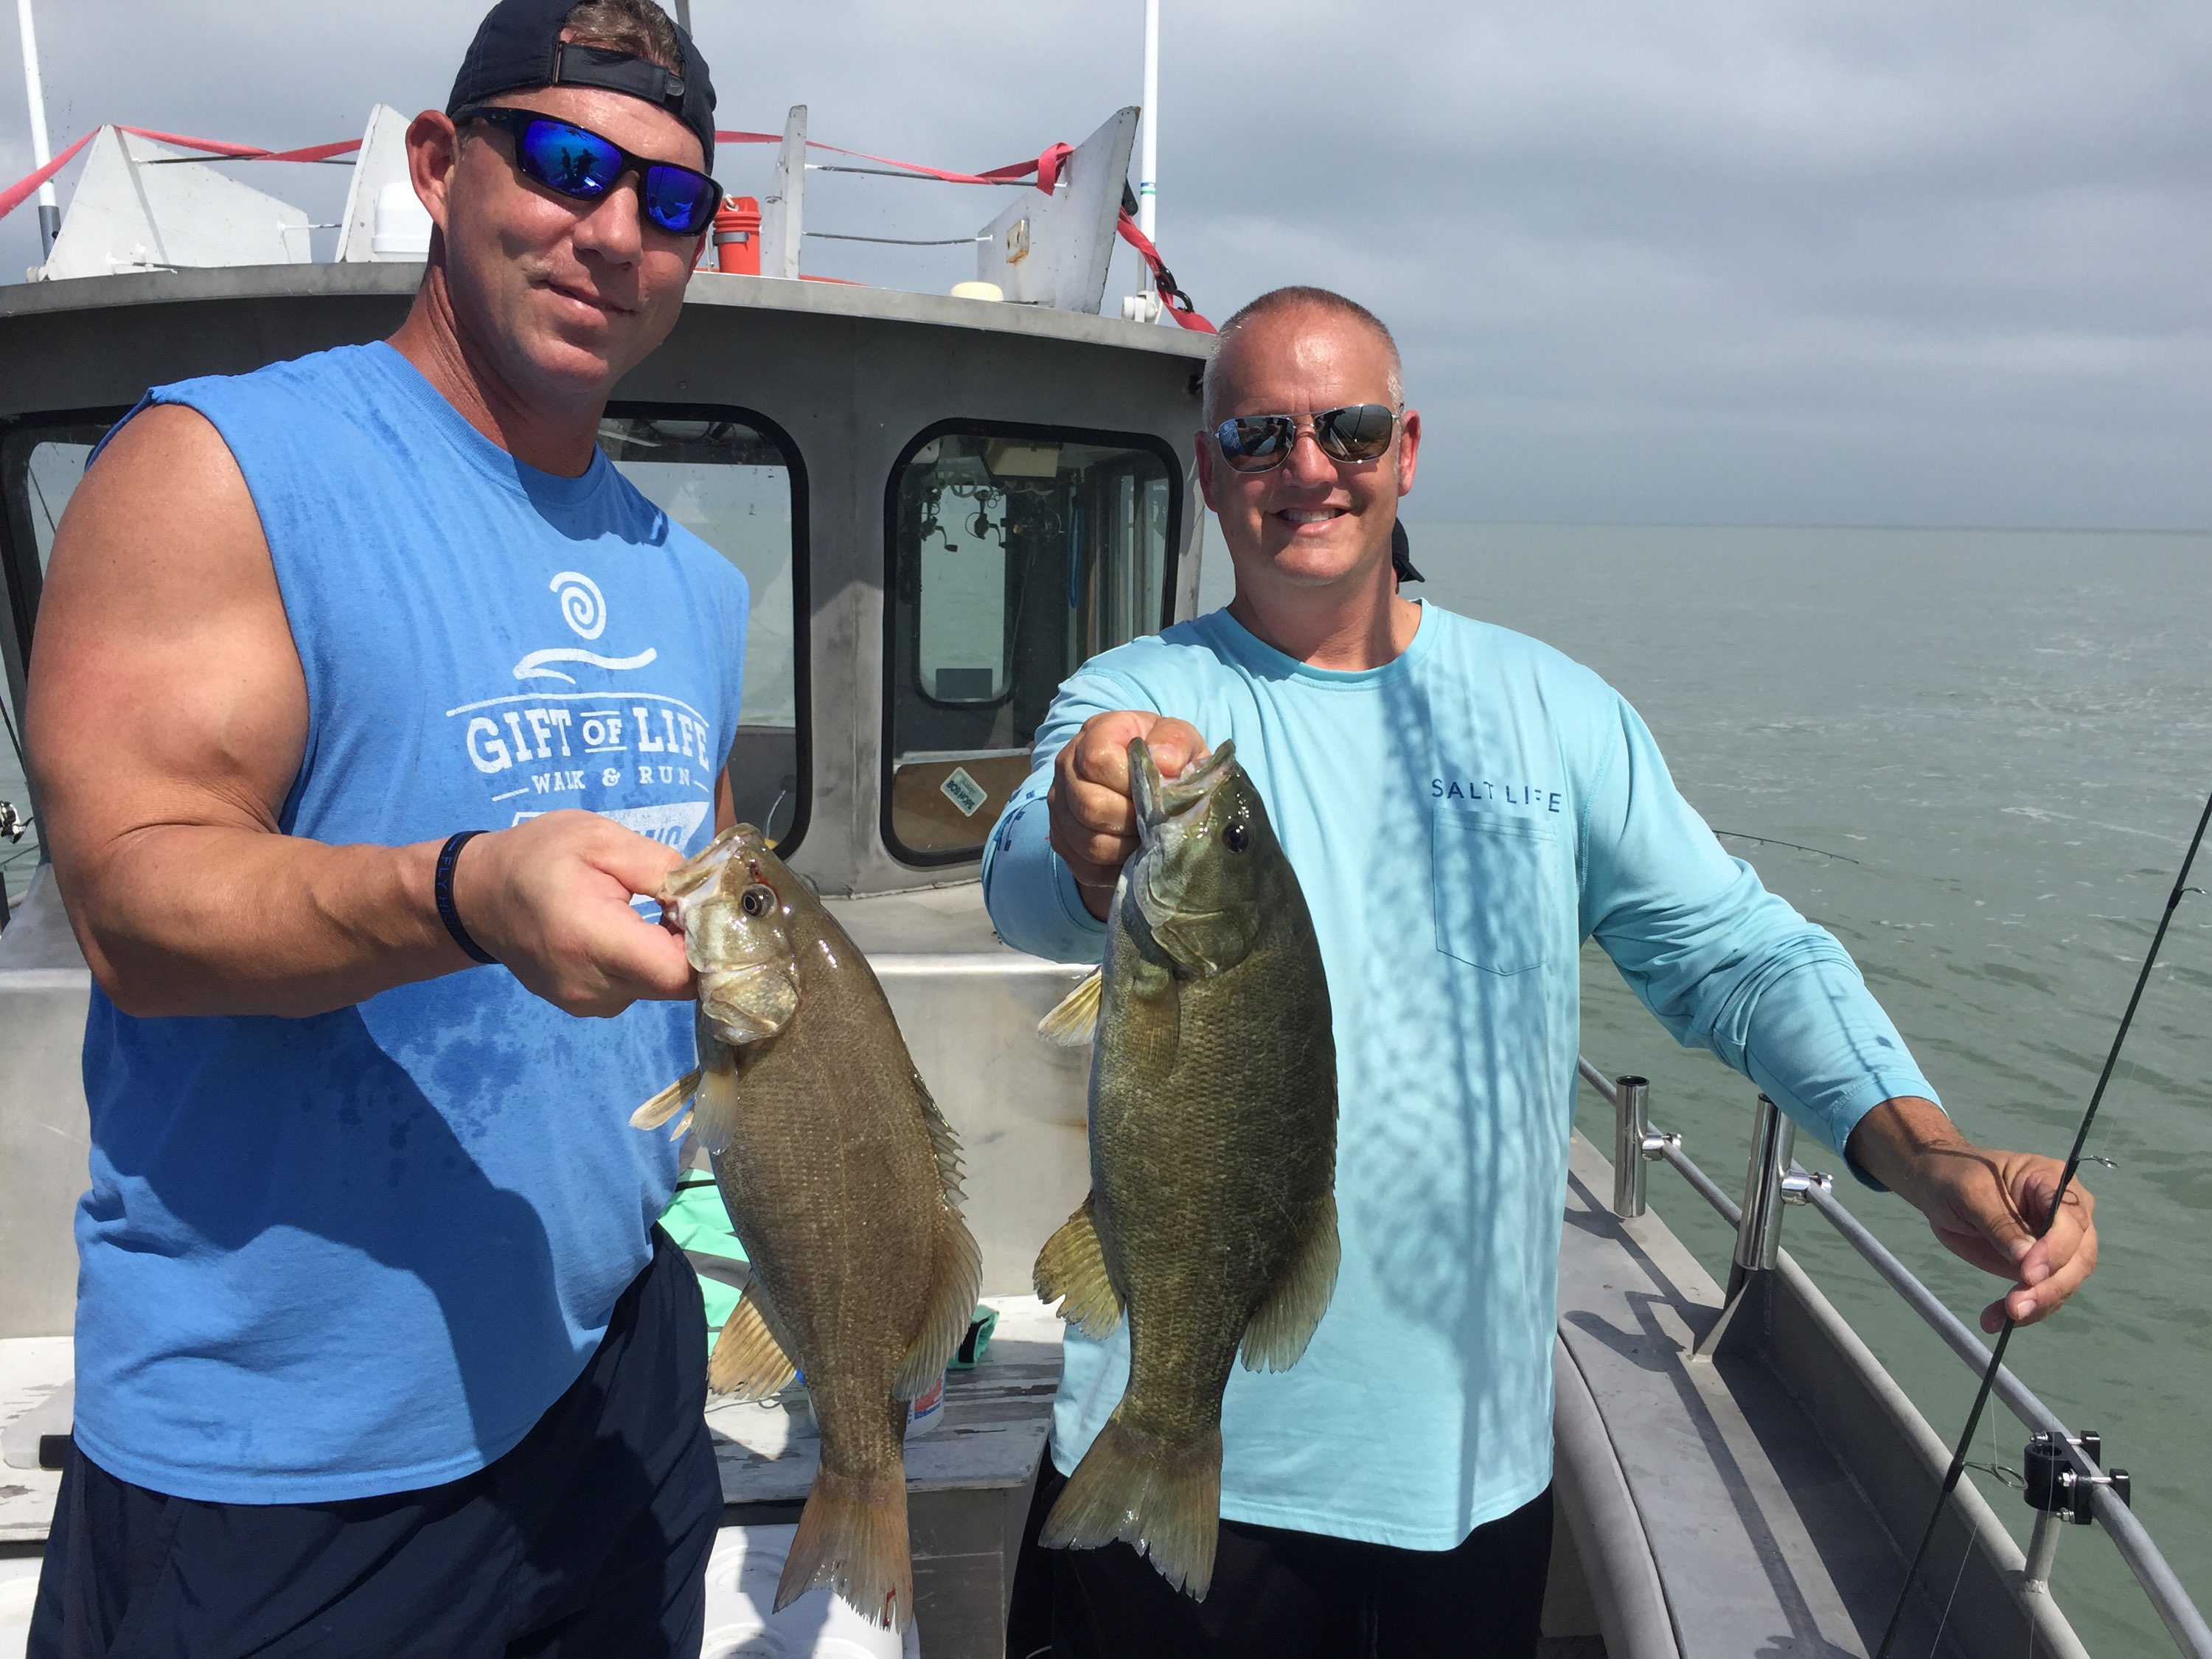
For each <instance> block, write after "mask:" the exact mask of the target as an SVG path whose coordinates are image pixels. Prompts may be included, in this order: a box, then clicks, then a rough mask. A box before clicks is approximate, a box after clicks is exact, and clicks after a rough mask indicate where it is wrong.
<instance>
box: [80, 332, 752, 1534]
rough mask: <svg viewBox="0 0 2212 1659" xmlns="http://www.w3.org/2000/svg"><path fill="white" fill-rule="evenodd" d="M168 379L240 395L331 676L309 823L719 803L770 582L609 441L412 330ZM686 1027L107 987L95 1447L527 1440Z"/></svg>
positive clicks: (701, 818) (293, 1497) (502, 1007)
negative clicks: (751, 608) (536, 409)
mask: <svg viewBox="0 0 2212 1659" xmlns="http://www.w3.org/2000/svg"><path fill="white" fill-rule="evenodd" d="M148 401H149V402H151V403H168V404H184V405H185V406H187V407H189V408H191V409H194V410H197V411H198V412H199V413H200V414H202V415H203V416H205V417H206V418H207V419H208V420H209V421H210V422H212V423H213V424H214V426H215V428H216V430H217V431H218V432H220V433H221V434H222V438H223V440H224V441H225V442H226V443H227V444H228V446H229V447H230V451H231V453H232V454H233V455H234V457H235V458H236V459H237V461H238V465H239V466H240V470H241V471H243V472H244V474H245V477H246V484H247V487H248V488H249V489H251V491H252V496H253V501H254V505H255V507H256V508H257V509H258V512H259V514H260V518H261V524H262V528H263V530H264V532H265V533H266V535H267V538H268V542H269V551H270V557H271V559H272V560H273V562H274V563H275V567H276V580H277V585H278V586H279V588H280V589H281V590H282V592H283V601H284V610H285V615H286V617H287V618H288V619H289V623H290V626H291V631H292V638H293V641H294V642H295V645H296V646H297V647H298V649H299V653H300V662H301V666H302V667H303V668H304V669H305V671H306V674H307V708H308V728H307V752H306V757H305V758H304V760H303V762H302V763H301V768H300V774H299V777H298V779H297V780H296V781H295V783H294V785H293V787H292V791H291V793H290V796H289V799H287V801H286V802H285V804H284V808H283V818H282V828H283V830H284V831H285V832H286V833H287V834H290V835H295V836H305V837H308V838H310V839H313V840H315V841H320V842H332V843H362V842H368V843H379V844H383V845H388V846H396V845H401V844H404V843H407V842H420V841H428V840H433V839H440V838H442V837H444V836H447V835H450V834H452V833H453V831H455V830H457V829H498V828H502V827H505V826H507V825H509V824H513V823H520V822H521V821H522V820H523V819H525V818H527V817H532V816H533V815H535V814H537V813H538V812H542V811H550V810H552V809H555V808H558V807H584V808H587V809H589V810H591V811H599V812H603V813H605V814H606V815H607V816H608V817H612V818H615V819H617V820H618V821H620V822H622V823H626V824H628V825H629V826H631V827H632V828H634V829H639V830H641V831H643V832H644V833H645V834H647V835H649V836H655V837H657V838H658V839H659V840H662V841H665V842H668V843H669V844H670V845H671V846H672V847H676V848H680V849H684V850H696V848H697V847H699V846H700V845H702V843H703V842H704V841H705V839H706V838H707V837H708V836H709V835H710V834H711V833H712V829H713V817H714V806H713V802H714V794H713V791H714V780H715V776H716V774H717V773H718V772H719V770H720V766H721V763H722V760H723V757H725V756H726V754H727V753H728V750H729V746H730V743H731V740H732V737H733V736H734V734H735V732H736V727H737V720H738V686H739V684H740V675H741V671H742V668H743V654H744V637H745V614H746V602H747V601H746V592H745V584H744V578H743V577H742V576H741V575H739V574H738V571H737V570H736V568H734V567H732V565H730V564H729V563H727V562H725V561H724V560H723V559H722V558H721V557H720V556H719V555H717V554H716V553H715V552H714V550H713V549H712V548H710V547H708V545H707V544H705V543H704V542H702V541H701V540H700V539H699V538H697V537H696V536H694V535H692V534H690V532H688V531H685V530H684V529H682V528H681V527H680V526H677V525H675V524H673V523H671V521H670V520H669V519H668V517H667V516H666V515H665V513H662V512H660V511H659V509H658V508H656V507H653V505H652V503H650V502H649V501H647V500H646V499H645V497H644V496H642V495H640V494H639V493H638V491H637V490H636V489H635V488H634V487H632V486H631V484H630V483H629V482H628V481H627V480H626V479H624V478H623V477H622V476H621V474H620V473H618V472H617V471H616V470H615V468H614V466H613V465H611V463H610V462H609V461H608V460H607V459H606V457H605V454H604V453H594V455H593V457H592V465H591V467H590V469H589V470H588V471H586V473H585V474H584V475H583V476H582V477H580V478H563V477H556V476H554V475H552V474H550V473H546V472H541V471H538V470H537V469H535V468H533V467H531V466H528V465H524V464H523V463H521V462H520V461H518V460H516V459H514V458H513V456H511V455H509V454H507V453H506V452H505V451H503V450H501V449H500V448H499V447H497V446H496V445H495V444H493V443H491V442H489V441H487V440H486V439H485V438H484V437H483V436H482V435H480V434H478V433H477V431H476V430H474V429H473V428H471V427H470V426H469V424H468V423H467V422H465V421H464V420H463V419H462V418H461V416H460V415H459V411H457V410H454V409H453V406H452V405H451V404H448V403H447V401H446V400H445V398H443V397H442V396H441V395H440V393H439V392H437V391H436V390H435V389H434V388H433V387H432V386H430V385H429V383H428V381H426V380H423V378H422V376H421V375H420V374H418V373H416V370H415V368H413V367H412V366H411V365H410V364H409V363H408V362H407V361H406V359H405V358H404V357H402V356H400V355H399V353H398V352H397V351H395V350H394V349H392V348H391V347H390V346H388V345H384V344H375V345H368V346H357V347H347V348H344V349H339V350H335V351H327V352H324V353H321V354H319V355H318V356H312V357H306V358H302V359H301V360H299V361H298V362H287V363H278V364H276V365H274V366H272V367H270V368H264V369H262V370H259V371H258V372H257V373H255V374H246V375H242V376H238V377H235V378H220V379H208V380H188V381H185V382H182V383H180V384H179V385H175V386H163V387H161V388H159V389H157V390H155V392H152V393H151V394H149V398H148ZM141 407H143V404H142V405H141ZM156 528H158V527H157V526H156ZM691 1051H692V1039H691V1006H690V1004H688V1003H641V1004H638V1005H636V1006H633V1007H631V1008H630V1009H629V1011H628V1012H625V1013H623V1015H622V1016H621V1017H620V1018H616V1019H612V1020H586V1019H576V1018H571V1017H569V1016H568V1015H567V1014H564V1013H562V1012H560V1011H559V1010H558V1009H556V1008H555V1007H554V1006H552V1005H551V1004H550V1003H546V1002H543V1001H540V1000H538V998H536V997H534V996H532V994H530V993H529V992H527V991H526V990H524V989H523V987H522V986H521V984H520V982H519V981H516V980H515V979H514V977H513V975H510V974H509V973H508V972H507V970H506V969H503V968H496V967H490V968H474V969H469V970H467V971H465V972H461V973H457V974H452V975H447V976H446V977H444V978H442V979H437V980H433V981H428V982H426V983H423V984H418V985H404V986H401V987H398V988H397V989H395V990H391V991H386V992H384V993H383V994H380V995H378V996H374V997H371V998H369V999H368V1000H367V1001H364V1002H362V1003H359V1004H356V1006H352V1007H349V1008H343V1009H341V1010H339V1011H337V1012H334V1013H328V1014H321V1015H317V1016H315V1017H313V1018H305V1019H280V1018H260V1017H252V1018H170V1019H140V1018H133V1017H132V1016H131V1015H128V1014H125V1013H123V1012H119V1011H118V1009H117V1008H116V1007H115V1006H114V1005H113V1004H112V1003H111V1002H110V1001H109V1000H107V999H106V996H104V995H103V994H101V993H100V991H99V990H98V989H97V988H96V987H95V988H94V992H93V994H92V1008H91V1012H90V1015H89V1017H88V1019H87V1022H86V1027H85V1046H84V1079H85V1094H86V1097H87V1099H88V1103H89V1105H90V1108H91V1117H92V1157H91V1178H92V1187H91V1190H90V1191H89V1192H88V1194H86V1195H85V1197H84V1199H83V1200H82V1203H81V1204H80V1205H79V1206H78V1210H77V1216H76V1239H77V1248H78V1252H79V1255H80V1258H81V1264H82V1265H81V1269H80V1273H79V1278H78V1298H77V1319H76V1376H77V1394H76V1439H77V1442H78V1443H79V1444H80V1445H81V1446H82V1449H84V1451H85V1453H86V1454H87V1455H88V1456H90V1457H91V1458H92V1459H93V1460H94V1462H97V1463H99V1464H100V1466H101V1467H103V1468H106V1469H107V1470H109V1471H110V1472H112V1474H117V1475H119V1476H121V1477H122V1478H123V1479H125V1480H130V1481H133V1482H135V1483H137V1484H138V1485H140V1486H149V1487H152V1488H153V1489H155V1490H156V1491H158V1492H168V1493H173V1494H176V1495H179V1496H182V1497H186V1498H199V1499H204V1500H209V1501H215V1502H231V1503H263V1504H269V1503H320V1502H328V1501H334V1500H337V1499H342V1498H359V1497H366V1496H371V1495H374V1494H379V1493H384V1492H400V1491H406V1490H410V1489H413V1488H416V1487H422V1486H433V1485H435V1484H438V1483H440V1482H442V1481H447V1480H454V1479H457V1478H459V1476H462V1475H465V1474H469V1473H471V1471H473V1470H475V1469H477V1468H482V1467H483V1465H484V1464H486V1463H488V1462H491V1461H492V1460H493V1459H495V1458H496V1457H498V1456H499V1455H501V1453H502V1452H505V1451H506V1450H507V1449H509V1448H510V1447H512V1446H513V1445H514V1444H515V1443H516V1442H518V1441H519V1440H520V1439H521V1438H522V1437H523V1435H524V1434H525V1433H526V1432H527V1431H528V1430H529V1428H530V1427H531V1425H532V1423H534V1422H535V1421H536V1420H537V1419H538V1417H539V1416H540V1415H541V1414H542V1413H544V1411H545V1409H546V1408H547V1407H549V1406H550V1405H551V1404H552V1403H553V1401H555V1400H556V1399H557V1398H558V1397H559V1396H560V1395H561V1394H562V1391H563V1390H564V1389H567V1388H568V1385H569V1384H570V1383H572V1382H574V1380H575V1378H576V1377H577V1376H579V1375H580V1372H581V1371H582V1370H583V1367H584V1364H585V1363H586V1360H587V1359H588V1358H590V1356H591V1354H592V1351H593V1350H594V1348H595V1347H596V1346H598V1343H599V1340H600V1338H601V1337H602V1336H603V1335H604V1334H605V1330H606V1326H607V1320H608V1316H609V1315H610V1313H611V1311H612V1310H613V1306H614V1304H615V1301H616V1299H617V1297H619V1296H620V1294H621V1293H622V1291H623V1287H624V1286H625V1285H627V1284H628V1283H629V1280H630V1279H633V1278H634V1277H635V1275H636V1274H637V1273H639V1272H640V1271H641V1269H642V1268H643V1267H644V1266H645V1264H646V1261H647V1258H648V1255H649V1254H650V1247H649V1243H648V1235H649V1231H650V1228H651V1225H652V1223H653V1218H654V1217H655V1216H657V1215H658V1214H659V1212H660V1211H661V1209H662V1208H663V1206H665V1204H666V1202H667V1200H668V1198H669V1196H670V1193H671V1187H672V1184H673V1182H674V1180H675V1174H676V1159H675V1149H674V1148H673V1147H672V1146H670V1145H669V1144H668V1142H667V1141H666V1139H665V1138H664V1137H662V1136H659V1135H648V1134H645V1133H640V1132H639V1131H637V1130H635V1129H633V1128H631V1127H629V1121H628V1120H629V1113H630V1110H631V1109H632V1108H634V1107H635V1105H636V1104H637V1103H639V1102H640V1101H641V1100H643V1099H644V1098H645V1097H647V1096H648V1095H650V1094H651V1093H653V1091H655V1090H657V1089H659V1087H660V1086H661V1085H663V1084H665V1083H666V1082H668V1081H669V1080H670V1079H672V1078H674V1077H676V1076H677V1075H678V1073H681V1072H683V1071H684V1070H685V1069H686V1068H687V1067H688V1066H690V1064H691V1063H692V1052H691Z"/></svg>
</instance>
